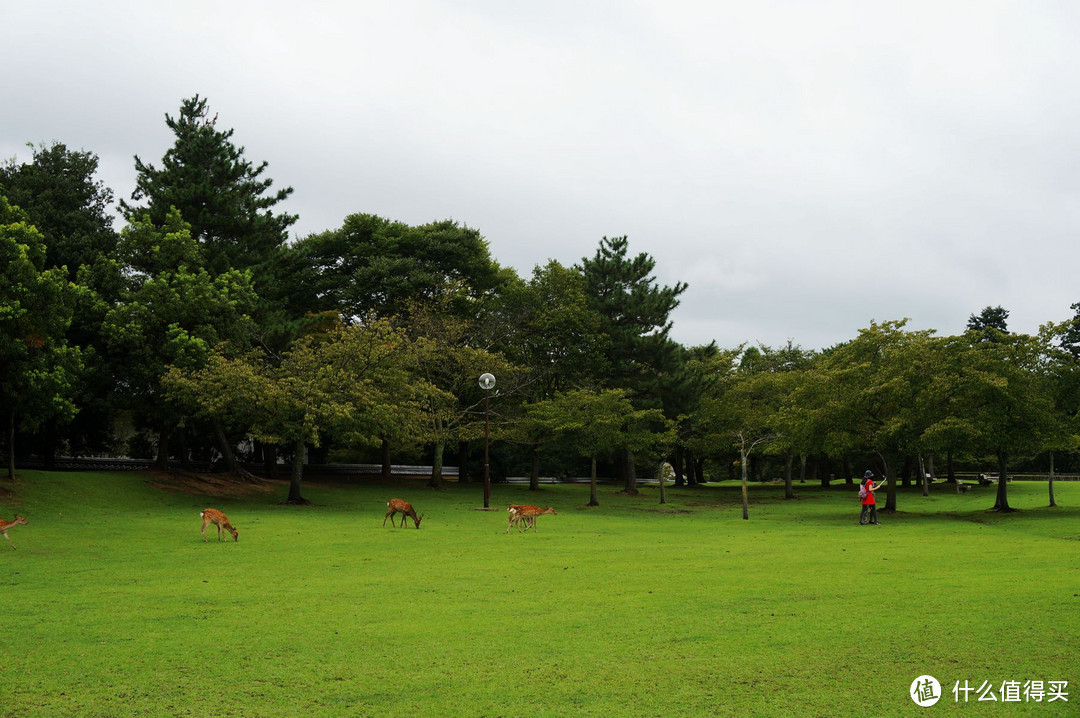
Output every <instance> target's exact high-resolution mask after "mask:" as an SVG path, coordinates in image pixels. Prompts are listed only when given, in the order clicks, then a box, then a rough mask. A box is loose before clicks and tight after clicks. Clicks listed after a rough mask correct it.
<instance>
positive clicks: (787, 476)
mask: <svg viewBox="0 0 1080 718" xmlns="http://www.w3.org/2000/svg"><path fill="white" fill-rule="evenodd" d="M794 463H795V455H794V454H788V455H787V461H785V462H784V498H785V499H793V498H795V488H794V487H793V486H792V485H791V467H792V464H794ZM848 482H849V483H850V482H851V479H848Z"/></svg>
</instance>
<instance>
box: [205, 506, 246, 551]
mask: <svg viewBox="0 0 1080 718" xmlns="http://www.w3.org/2000/svg"><path fill="white" fill-rule="evenodd" d="M199 516H201V517H202V540H203V543H206V527H207V526H209V525H210V524H214V525H215V526H217V538H218V541H224V540H225V539H223V538H222V537H221V529H225V530H226V531H228V532H229V533H231V534H232V537H233V541H239V540H240V532H239V531H237V530H236V529H235V528H233V525H232V524H231V523H229V517H228V516H226V515H225V514H223V513H221V512H220V511H218V510H217V509H206V510H205V511H203V512H202V513H201V514H199Z"/></svg>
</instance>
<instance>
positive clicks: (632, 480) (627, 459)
mask: <svg viewBox="0 0 1080 718" xmlns="http://www.w3.org/2000/svg"><path fill="white" fill-rule="evenodd" d="M621 451H622V462H621V463H622V471H623V479H625V480H626V485H625V486H624V487H623V493H624V494H630V495H631V496H637V493H638V489H637V476H636V474H635V473H634V453H633V452H632V451H630V450H629V449H622V450H621Z"/></svg>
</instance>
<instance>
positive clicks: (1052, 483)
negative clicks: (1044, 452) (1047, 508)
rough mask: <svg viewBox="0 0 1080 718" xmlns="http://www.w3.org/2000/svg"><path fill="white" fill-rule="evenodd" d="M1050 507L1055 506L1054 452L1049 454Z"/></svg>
mask: <svg viewBox="0 0 1080 718" xmlns="http://www.w3.org/2000/svg"><path fill="white" fill-rule="evenodd" d="M1049 478H1050V505H1051V506H1057V504H1056V503H1054V452H1053V451H1051V452H1050V477H1049Z"/></svg>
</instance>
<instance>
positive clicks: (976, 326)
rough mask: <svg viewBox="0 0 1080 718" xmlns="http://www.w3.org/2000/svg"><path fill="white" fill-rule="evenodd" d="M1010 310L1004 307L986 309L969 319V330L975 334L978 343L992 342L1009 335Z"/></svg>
mask: <svg viewBox="0 0 1080 718" xmlns="http://www.w3.org/2000/svg"><path fill="white" fill-rule="evenodd" d="M1008 320H1009V310H1008V309H1005V308H1004V307H1000V306H998V307H989V306H988V307H984V308H983V310H982V311H981V312H979V313H978V314H972V315H971V316H970V317H968V323H967V329H968V331H969V332H975V334H976V335H977V338H978V341H980V342H992V341H997V340H999V339H1000V338H1001V337H1002V335H1004V334H1008V333H1009V324H1008Z"/></svg>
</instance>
